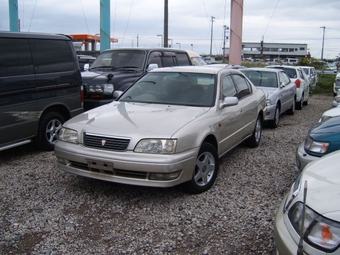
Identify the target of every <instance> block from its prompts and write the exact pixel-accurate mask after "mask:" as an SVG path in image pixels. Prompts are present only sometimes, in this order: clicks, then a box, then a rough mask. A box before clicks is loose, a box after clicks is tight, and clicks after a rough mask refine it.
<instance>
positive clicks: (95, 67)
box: [89, 66, 112, 70]
mask: <svg viewBox="0 0 340 255" xmlns="http://www.w3.org/2000/svg"><path fill="white" fill-rule="evenodd" d="M97 68H112V66H94V67H93V66H91V68H90V69H89V70H91V69H97Z"/></svg>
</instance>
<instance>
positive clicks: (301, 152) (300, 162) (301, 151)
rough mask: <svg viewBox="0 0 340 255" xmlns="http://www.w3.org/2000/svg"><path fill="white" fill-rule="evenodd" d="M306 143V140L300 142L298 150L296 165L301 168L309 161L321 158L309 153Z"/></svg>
mask: <svg viewBox="0 0 340 255" xmlns="http://www.w3.org/2000/svg"><path fill="white" fill-rule="evenodd" d="M304 145H305V143H304V142H303V143H302V144H300V146H299V147H298V148H297V151H296V165H297V167H298V169H299V170H302V169H303V168H304V167H305V166H306V165H307V164H308V163H309V162H312V161H314V160H316V159H319V157H315V156H311V155H309V154H307V152H306V151H305V148H304Z"/></svg>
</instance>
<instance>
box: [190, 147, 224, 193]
mask: <svg viewBox="0 0 340 255" xmlns="http://www.w3.org/2000/svg"><path fill="white" fill-rule="evenodd" d="M218 167H219V161H218V156H217V151H216V148H215V147H214V146H213V145H211V144H210V143H206V142H204V143H203V144H202V147H201V149H200V151H199V153H198V157H197V159H196V164H195V169H194V172H193V175H192V179H191V180H190V181H188V182H186V183H185V184H184V188H185V189H186V190H187V191H188V192H189V193H192V194H199V193H202V192H204V191H207V190H208V189H210V188H211V187H212V186H213V184H214V182H215V180H216V177H217V172H218Z"/></svg>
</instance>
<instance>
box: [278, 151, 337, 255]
mask: <svg viewBox="0 0 340 255" xmlns="http://www.w3.org/2000/svg"><path fill="white" fill-rule="evenodd" d="M339 158H340V152H339V151H336V152H333V153H330V154H328V155H326V156H324V157H322V158H320V159H318V160H315V161H313V162H311V163H309V164H308V165H307V166H306V167H305V168H304V170H303V171H302V172H301V174H300V175H299V176H298V178H297V179H296V181H295V182H294V183H293V185H292V187H291V189H290V191H289V192H288V194H287V195H286V196H285V197H284V198H283V200H282V203H281V205H280V207H279V209H278V211H277V214H276V219H275V224H274V240H275V244H276V250H277V252H276V254H277V255H287V254H301V255H302V254H309V255H321V254H334V255H339V254H340V248H339V247H340V195H339V191H340V175H339ZM302 226H303V227H302ZM297 251H299V252H297Z"/></svg>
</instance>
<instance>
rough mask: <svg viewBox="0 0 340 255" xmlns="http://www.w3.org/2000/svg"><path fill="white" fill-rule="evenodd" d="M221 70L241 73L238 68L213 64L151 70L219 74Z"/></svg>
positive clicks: (154, 70)
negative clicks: (213, 65)
mask: <svg viewBox="0 0 340 255" xmlns="http://www.w3.org/2000/svg"><path fill="white" fill-rule="evenodd" d="M221 71H226V72H229V73H237V74H239V73H241V72H240V71H238V70H236V69H229V68H224V67H220V66H217V67H211V66H174V67H163V68H156V69H153V70H152V71H150V73H151V72H186V73H204V74H218V73H219V72H221Z"/></svg>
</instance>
